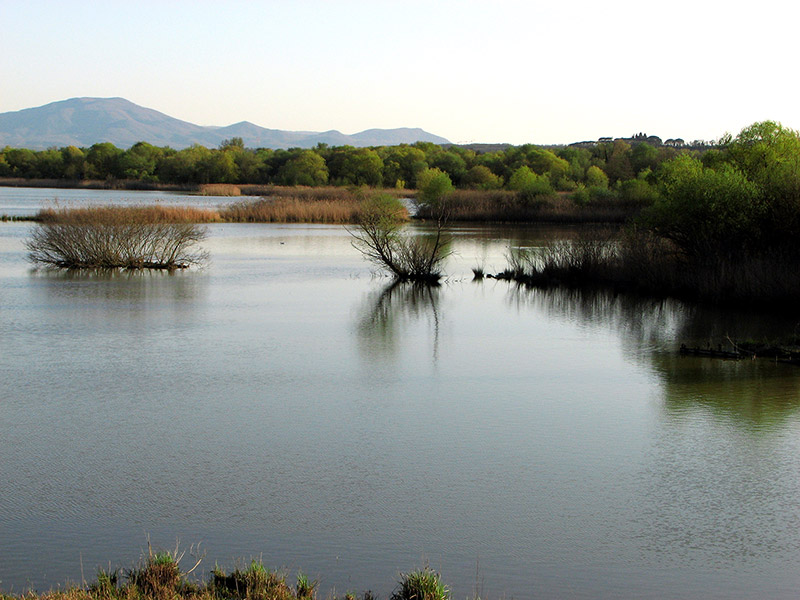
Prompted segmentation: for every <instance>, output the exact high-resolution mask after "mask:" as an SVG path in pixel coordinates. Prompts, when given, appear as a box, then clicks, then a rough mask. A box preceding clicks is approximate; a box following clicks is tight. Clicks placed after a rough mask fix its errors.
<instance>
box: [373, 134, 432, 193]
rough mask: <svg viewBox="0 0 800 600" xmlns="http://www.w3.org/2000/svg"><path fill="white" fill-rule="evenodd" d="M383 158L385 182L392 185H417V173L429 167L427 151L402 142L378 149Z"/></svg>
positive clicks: (410, 186)
mask: <svg viewBox="0 0 800 600" xmlns="http://www.w3.org/2000/svg"><path fill="white" fill-rule="evenodd" d="M378 154H379V155H380V157H381V159H383V182H384V184H386V185H389V186H392V187H406V188H416V187H417V174H418V173H419V172H420V171H422V170H423V169H426V168H427V167H428V163H427V161H426V159H425V152H423V151H422V150H420V149H419V148H415V147H413V146H408V145H407V144H400V145H399V146H384V147H382V148H379V149H378Z"/></svg>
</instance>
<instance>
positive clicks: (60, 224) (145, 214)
mask: <svg viewBox="0 0 800 600" xmlns="http://www.w3.org/2000/svg"><path fill="white" fill-rule="evenodd" d="M162 209H163V207H158V206H156V207H110V206H103V207H95V208H80V209H60V210H54V209H48V210H45V211H42V212H41V213H40V214H39V217H40V218H39V222H38V223H37V225H36V226H35V227H34V229H33V231H32V233H31V237H30V238H29V239H28V240H27V242H26V246H27V248H28V251H29V254H28V257H29V259H30V260H31V261H32V262H34V263H35V264H40V265H45V266H52V267H62V268H69V269H98V268H99V269H116V268H125V269H179V268H186V267H188V266H190V265H196V264H199V263H201V262H203V261H204V260H205V258H206V253H205V252H203V251H201V250H198V249H197V248H196V245H197V244H198V243H199V242H200V241H202V240H203V239H204V238H205V236H206V229H205V228H204V227H201V226H200V225H197V224H196V223H191V222H189V223H187V222H183V221H179V220H176V219H178V216H179V215H176V214H175V212H173V211H171V210H169V209H167V211H166V212H165V211H163V210H162ZM179 213H180V211H179ZM183 217H185V215H183Z"/></svg>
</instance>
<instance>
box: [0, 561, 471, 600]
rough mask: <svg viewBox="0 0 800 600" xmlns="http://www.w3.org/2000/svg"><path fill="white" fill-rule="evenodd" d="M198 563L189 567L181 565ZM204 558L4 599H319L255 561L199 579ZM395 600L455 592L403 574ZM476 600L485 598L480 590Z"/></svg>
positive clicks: (314, 585)
mask: <svg viewBox="0 0 800 600" xmlns="http://www.w3.org/2000/svg"><path fill="white" fill-rule="evenodd" d="M184 558H186V563H187V564H188V563H193V564H192V565H191V566H190V567H189V568H188V569H185V570H184V569H183V567H182V565H181V561H182V560H183V559H184ZM202 561H203V557H202V556H200V557H196V556H191V557H186V552H180V551H179V550H178V549H175V550H174V551H172V552H153V551H152V549H151V550H150V551H149V552H148V554H147V555H145V556H143V557H142V558H141V559H140V560H139V563H138V564H137V565H136V566H134V567H132V568H129V569H113V570H112V569H111V568H110V567H109V569H108V570H106V569H103V568H98V570H97V573H96V576H95V579H94V580H91V581H86V580H83V583H82V584H80V585H78V584H70V583H67V584H66V585H65V587H64V588H61V587H58V588H56V589H52V588H51V589H50V590H49V591H46V592H39V591H36V590H32V589H26V590H25V591H22V592H19V593H4V592H3V591H0V600H315V599H316V598H317V594H318V591H319V587H320V585H319V581H318V580H316V579H314V580H312V579H310V578H309V577H308V576H307V575H305V574H304V573H303V572H302V571H298V573H297V576H296V578H294V581H293V582H292V581H290V580H289V573H288V572H287V571H286V570H285V569H276V570H273V569H270V568H268V567H266V566H265V565H264V563H263V561H261V560H251V561H250V562H249V564H247V563H244V564H241V565H240V566H236V567H234V568H233V569H232V570H230V571H225V570H224V569H223V568H221V567H220V566H219V565H217V564H215V565H214V568H213V569H212V570H211V571H210V572H209V573H208V574H207V576H206V577H205V578H200V577H198V575H197V572H198V568H199V567H200V564H201V563H202ZM193 574H194V575H193ZM324 598H326V600H375V599H376V598H378V596H376V595H375V594H373V592H372V591H370V590H366V591H361V592H356V591H352V590H349V591H346V592H344V593H343V594H341V595H340V594H337V593H336V592H335V591H330V592H327V593H326V594H325V596H324ZM389 598H390V599H391V600H412V599H413V600H449V599H450V590H449V588H448V586H447V585H445V584H444V583H443V582H442V580H441V577H440V575H439V573H438V572H436V571H434V570H433V569H431V568H430V567H427V566H426V567H423V568H420V569H416V570H412V571H409V572H407V573H400V574H399V576H398V579H397V580H396V581H395V582H394V590H393V591H392V593H391V595H390V596H389ZM474 600H479V598H478V594H477V592H476V593H475V594H474Z"/></svg>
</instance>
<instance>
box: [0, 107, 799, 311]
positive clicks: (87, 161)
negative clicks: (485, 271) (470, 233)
mask: <svg viewBox="0 0 800 600" xmlns="http://www.w3.org/2000/svg"><path fill="white" fill-rule="evenodd" d="M647 139H649V138H647ZM66 150H67V149H64V151H63V152H60V153H59V152H58V151H56V150H53V151H52V152H51V154H50V155H47V154H46V152H48V151H43V152H40V153H33V152H31V151H27V154H26V153H25V152H22V151H15V150H14V149H9V148H5V149H3V151H2V155H1V156H0V159H2V160H1V161H0V174H3V173H5V174H8V173H9V172H10V171H11V172H13V171H15V170H16V171H17V172H22V171H23V170H24V168H27V169H28V171H27V173H28V174H31V173H34V174H35V173H38V174H41V173H42V172H43V171H42V169H39V170H38V171H37V170H36V169H35V168H34V167H35V166H36V165H37V164H40V162H41V161H43V160H44V158H45V157H46V156H49V157H50V158H51V159H52V160H53V161H55V163H58V164H61V165H62V167H63V165H64V164H66V163H65V162H64V161H66V160H67V155H69V156H71V157H72V159H74V161H77V162H76V164H78V163H80V164H81V165H83V167H85V168H83V170H82V171H80V170H77V171H76V170H73V171H72V173H78V172H80V173H83V174H84V175H85V174H87V173H88V174H92V175H95V176H97V175H103V174H105V175H106V183H107V184H108V185H112V184H114V185H116V184H119V180H118V179H116V177H117V176H119V175H120V174H124V175H125V176H126V177H134V176H136V177H135V178H136V179H137V180H138V181H139V182H142V183H143V184H147V185H156V184H158V185H164V182H161V181H157V180H159V179H160V178H161V175H158V176H157V174H156V172H157V171H158V169H159V168H161V171H158V173H161V174H164V178H165V179H172V180H175V172H174V171H170V168H172V167H176V165H177V164H178V163H176V162H175V161H177V160H178V157H181V156H182V157H183V159H186V160H189V159H190V158H192V157H193V156H194V154H191V153H189V154H182V153H183V152H184V151H180V152H177V153H176V152H175V151H172V152H171V153H170V152H166V150H164V149H160V150H159V149H157V148H153V147H152V146H148V145H146V144H145V145H142V144H137V145H135V146H134V147H133V148H131V149H130V150H128V151H123V150H120V149H115V148H114V147H113V146H111V145H110V144H105V145H104V144H99V145H95V146H92V148H91V149H89V150H88V151H87V153H83V151H82V150H80V149H73V150H70V151H69V152H66ZM190 150H191V151H192V152H194V153H195V154H197V153H198V152H199V153H200V154H201V155H202V156H205V158H204V159H202V160H201V159H200V158H198V157H197V156H194V159H196V160H195V162H194V163H193V164H194V166H195V167H197V166H198V165H200V164H202V165H205V167H207V168H208V169H210V168H211V166H213V165H214V164H216V163H215V162H214V161H215V160H221V159H223V158H225V159H226V160H227V161H228V162H227V163H225V164H229V166H230V165H233V166H236V165H239V171H238V172H237V171H236V170H235V169H234V170H233V171H231V172H230V173H228V175H229V177H227V178H228V179H229V181H222V180H224V179H226V177H223V176H221V175H219V173H221V172H222V171H219V172H217V175H214V176H213V177H212V176H211V175H208V173H211V171H208V172H207V173H206V174H207V175H208V178H210V179H215V180H220V181H218V182H217V183H214V184H208V183H203V182H200V181H194V180H193V179H192V177H188V178H187V177H184V178H183V179H181V180H180V181H178V184H177V185H191V184H194V185H196V186H197V187H196V189H197V190H198V191H200V190H202V191H203V192H204V193H209V194H223V193H224V194H228V195H231V196H235V195H236V194H248V193H256V192H257V193H262V194H265V195H266V197H262V198H260V199H258V200H243V201H241V202H237V203H234V204H232V205H230V206H226V207H221V208H219V209H200V210H195V211H192V210H191V209H181V208H167V207H162V209H161V210H162V213H161V214H160V216H159V217H158V218H157V220H158V221H159V222H164V221H166V222H170V223H172V222H178V221H181V222H187V221H190V222H193V223H196V222H200V223H203V222H206V223H211V222H248V223H257V222H267V223H268V222H289V223H291V222H310V223H334V224H346V225H354V228H353V229H352V230H350V231H351V234H354V244H355V245H356V246H357V247H358V248H359V249H360V250H361V251H362V253H363V254H364V256H365V257H366V258H367V259H368V260H371V261H372V262H374V263H376V264H378V265H379V266H380V267H381V268H383V269H385V270H387V271H389V272H390V273H391V274H392V275H394V277H395V278H397V279H398V280H400V281H412V282H419V283H436V282H438V281H439V279H441V277H442V276H443V275H444V274H443V272H442V271H441V265H442V261H443V259H444V257H446V256H447V253H448V252H449V246H448V243H447V231H446V227H447V225H448V224H450V223H456V222H508V223H512V222H517V223H519V222H526V223H542V222H549V223H616V224H619V225H620V226H621V230H620V233H619V234H618V235H616V236H613V237H611V238H608V239H582V240H578V241H577V242H570V243H566V242H565V243H559V244H555V245H552V246H549V247H546V248H538V249H526V248H512V249H510V252H509V257H508V260H509V265H508V268H507V269H506V270H505V271H504V272H503V273H499V274H497V275H496V276H495V277H496V278H499V279H510V280H514V281H516V282H518V283H520V284H523V285H528V286H541V287H546V286H549V285H556V284H558V285H569V286H572V287H591V286H608V287H611V288H613V289H615V290H622V291H633V292H636V293H640V294H647V295H652V296H656V297H665V296H673V297H677V298H680V299H683V300H688V301H693V302H704V303H710V304H716V305H739V306H745V307H752V308H758V309H769V310H785V309H792V308H793V307H795V306H796V305H797V302H798V301H800V269H797V266H798V264H800V247H798V245H797V240H798V239H800V133H798V132H796V131H794V130H791V129H787V128H785V127H783V126H782V125H780V124H778V123H774V122H771V121H764V122H761V123H755V124H753V125H751V126H750V127H747V128H745V129H743V130H742V131H741V132H740V133H739V134H738V135H737V136H736V137H732V136H730V135H727V134H726V136H724V137H723V138H722V139H721V140H720V141H719V142H718V143H717V144H715V145H714V146H712V147H710V148H706V149H705V150H703V151H702V152H701V151H698V150H691V151H690V150H684V151H681V150H678V149H676V148H672V147H670V148H667V147H660V148H654V147H652V146H650V145H648V144H647V142H641V143H637V144H632V143H628V142H625V141H622V140H615V141H613V143H603V144H601V143H598V144H595V145H593V146H591V147H590V148H583V147H565V148H558V149H555V150H546V149H543V148H538V147H536V146H532V145H525V146H520V147H511V148H507V149H505V150H501V151H496V152H489V153H484V154H477V153H475V152H473V151H471V150H469V151H468V150H466V149H464V148H458V147H448V148H444V147H439V146H436V145H434V144H414V145H411V146H407V145H404V146H398V147H392V148H375V149H364V148H350V147H341V148H328V147H323V146H321V147H319V148H316V149H314V150H300V149H294V150H291V151H274V152H273V151H269V152H266V151H265V152H262V153H261V154H258V152H259V151H256V154H255V155H254V154H253V153H252V152H251V151H249V150H246V149H245V148H244V147H243V145H242V144H241V140H237V139H234V140H229V141H228V142H227V143H226V144H223V146H221V147H220V149H219V150H215V151H208V150H206V152H205V153H203V152H202V151H201V150H200V149H198V148H196V147H193V149H190ZM20 152H22V154H20ZM159 152H161V153H160V154H159ZM137 153H138V154H137ZM470 153H471V154H470ZM136 156H138V158H139V159H142V160H144V159H143V158H142V157H143V156H150V158H151V159H152V161H151V162H148V163H147V164H148V165H150V167H152V169H155V171H153V170H152V169H151V170H150V171H147V173H149V174H147V173H145V174H142V172H137V171H136V170H135V169H122V165H125V164H134V163H131V162H130V160H133V157H136ZM159 156H160V157H161V159H163V161H162V162H159V160H161V159H158V157H159ZM198 156H199V155H198ZM247 156H249V157H250V159H253V160H256V159H258V160H262V163H263V164H262V166H264V168H266V166H269V169H267V171H268V172H269V173H270V175H269V176H267V174H266V173H267V171H263V172H261V178H262V179H266V180H269V182H268V183H265V184H257V185H255V186H254V185H250V184H245V183H242V182H241V181H239V182H236V181H235V180H236V179H237V177H238V178H239V179H244V180H248V179H258V177H257V176H256V175H257V173H256V172H255V171H253V172H251V173H250V175H249V176H245V175H244V171H243V170H242V169H243V165H244V164H245V163H244V162H242V161H243V160H244V159H245V157H247ZM259 156H260V158H258V157H259ZM25 157H27V159H28V162H27V163H26V162H25V161H24V160H23V158H25ZM59 157H60V158H59ZM226 157H227V158H226ZM128 159H130V160H129V162H126V160H128ZM212 159H213V160H212ZM59 160H60V161H61V162H60V163H59ZM204 160H205V161H206V162H203V161H204ZM237 160H238V161H239V162H237ZM3 161H4V163H3ZM37 161H39V162H37ZM104 161H105V162H104ZM198 161H199V162H198ZM209 161H210V162H209ZM409 161H410V162H409ZM145 162H146V161H145ZM179 162H180V161H179ZM245 162H246V161H245ZM136 164H138V163H136ZM142 164H144V163H142ZM180 164H183V163H180ZM248 164H249V163H248ZM15 165H16V166H15ZM20 165H22V166H20ZM25 165H27V167H25ZM103 165H105V166H103ZM154 165H155V166H154ZM158 165H161V167H158ZM169 165H172V167H170V166H169ZM265 165H266V166H265ZM470 165H471V166H470ZM40 166H41V165H40ZM251 166H252V164H251ZM101 167H102V168H101ZM150 167H148V168H150ZM462 167H463V169H462ZM231 168H233V167H231ZM53 169H54V170H56V171H57V170H58V169H56V167H53ZM114 169H116V170H114ZM137 173H138V175H137ZM169 173H172V175H170V176H169V177H167V174H169ZM193 173H195V175H197V173H196V172H194V171H193ZM236 173H238V175H236V177H234V175H235V174H236ZM370 173H372V176H368V175H369V174H370ZM17 174H19V173H17ZM204 177H205V176H204ZM178 179H180V178H178ZM195 179H197V177H195ZM201 179H202V178H201ZM28 180H34V181H35V179H29V178H26V181H28ZM232 180H233V181H232ZM16 181H19V180H16ZM386 182H390V183H394V187H390V188H385V187H381V186H382V185H383V184H384V183H386ZM331 183H334V184H336V185H330V184H331ZM276 184H283V185H284V186H287V185H290V186H293V187H280V186H277V185H276ZM137 185H138V184H137ZM168 185H173V184H172V183H170V184H168ZM406 186H409V187H410V188H413V189H414V191H413V192H411V191H410V190H406V189H405V187H406ZM409 203H411V205H412V206H413V208H415V209H416V210H415V213H414V214H413V215H409V211H408V207H409ZM101 210H102V209H101ZM105 210H109V209H105ZM131 210H132V211H133V212H136V211H137V210H139V211H140V210H142V209H140V208H134V209H126V208H119V210H118V212H117V213H115V214H116V215H117V218H119V219H124V218H126V217H125V215H126V214H129V213H126V211H131ZM51 212H52V211H51ZM55 212H58V211H55ZM49 214H50V213H48V212H47V210H45V211H41V212H40V213H39V214H38V215H36V216H35V217H34V220H37V221H38V222H39V224H40V225H41V226H42V227H44V228H47V227H53V225H52V223H49V222H48V221H47V219H48V218H49V217H48V215H49ZM66 214H67V213H66V212H65V213H64V214H63V215H62V217H63V218H66ZM409 218H414V219H421V220H426V221H433V222H434V223H435V224H436V234H435V236H434V238H433V241H432V243H431V240H430V239H428V240H425V239H423V237H422V236H416V237H411V236H409V235H407V234H406V233H405V232H403V231H401V225H402V223H403V222H405V221H407V220H408V219H409ZM623 225H624V227H623ZM141 262H142V261H140V263H141Z"/></svg>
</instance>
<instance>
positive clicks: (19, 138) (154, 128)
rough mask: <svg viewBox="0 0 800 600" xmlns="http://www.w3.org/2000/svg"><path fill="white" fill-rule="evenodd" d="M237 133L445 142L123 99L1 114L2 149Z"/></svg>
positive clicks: (266, 139) (159, 141)
mask: <svg viewBox="0 0 800 600" xmlns="http://www.w3.org/2000/svg"><path fill="white" fill-rule="evenodd" d="M233 137H240V138H242V139H243V140H244V144H245V146H247V147H248V148H291V147H300V148H312V147H314V146H316V145H317V144H318V143H325V144H328V145H330V146H343V145H346V144H349V145H351V146H356V147H363V146H394V145H397V144H402V143H413V142H417V141H423V142H433V143H435V144H447V143H449V142H448V141H447V140H446V139H445V138H443V137H439V136H437V135H433V134H431V133H428V132H426V131H423V130H422V129H409V128H405V127H404V128H400V129H368V130H366V131H362V132H361V133H356V134H353V135H346V134H344V133H341V132H339V131H336V130H331V131H324V132H315V131H283V130H280V129H266V128H264V127H259V126H258V125H254V124H253V123H250V122H248V121H242V122H241V123H234V124H233V125H228V126H226V127H203V126H200V125H195V124H194V123H189V122H187V121H181V120H180V119H175V118H174V117H170V116H169V115H165V114H164V113H160V112H158V111H156V110H153V109H151V108H145V107H143V106H139V105H137V104H134V103H133V102H130V101H128V100H125V99H124V98H72V99H70V100H62V101H60V102H52V103H50V104H45V105H44V106H39V107H37V108H26V109H24V110H19V111H14V112H6V113H0V147H3V146H12V147H15V148H30V149H31V150H42V149H45V148H49V147H52V146H57V147H62V146H70V145H73V146H82V147H88V146H91V145H92V144H95V143H97V142H111V143H112V144H114V145H115V146H118V147H120V148H129V147H131V146H132V145H133V144H135V143H136V142H148V143H150V144H153V145H154V146H170V147H172V148H176V149H180V148H186V147H187V146H191V145H192V144H201V145H203V146H206V147H209V148H214V147H217V146H219V144H220V143H221V142H222V141H223V140H226V139H230V138H233Z"/></svg>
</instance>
